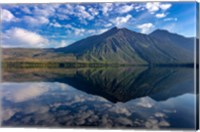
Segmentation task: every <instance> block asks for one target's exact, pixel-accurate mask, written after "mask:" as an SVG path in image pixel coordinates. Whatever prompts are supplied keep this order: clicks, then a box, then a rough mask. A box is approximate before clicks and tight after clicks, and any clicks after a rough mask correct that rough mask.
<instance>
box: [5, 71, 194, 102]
mask: <svg viewBox="0 0 200 132" xmlns="http://www.w3.org/2000/svg"><path fill="white" fill-rule="evenodd" d="M3 79H4V80H3V81H4V82H60V83H65V84H67V85H70V86H72V87H74V88H76V89H78V90H81V91H84V92H86V93H89V94H93V95H98V96H101V97H104V98H106V99H107V100H109V101H111V102H114V103H116V102H127V101H129V100H132V99H136V98H141V97H146V96H149V97H151V98H152V99H154V100H156V101H161V100H167V99H169V98H171V97H176V96H179V95H183V94H185V93H194V89H193V87H194V84H193V80H194V76H193V71H192V69H190V68H148V67H133V68H131V67H124V68H97V69H94V68H90V69H87V68H85V69H52V70H51V69H49V70H44V69H43V70H41V69H30V70H11V71H5V72H4V73H3Z"/></svg>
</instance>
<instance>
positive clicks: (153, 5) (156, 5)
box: [145, 2, 171, 14]
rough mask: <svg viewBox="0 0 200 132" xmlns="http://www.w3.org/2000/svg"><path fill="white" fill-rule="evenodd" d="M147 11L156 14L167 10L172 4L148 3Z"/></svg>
mask: <svg viewBox="0 0 200 132" xmlns="http://www.w3.org/2000/svg"><path fill="white" fill-rule="evenodd" d="M145 7H146V9H147V10H148V11H149V13H151V14H154V13H155V12H156V11H158V10H160V9H161V10H163V11H165V10H167V9H169V8H170V7H171V4H169V3H165V4H163V3H160V2H148V3H146V6H145Z"/></svg>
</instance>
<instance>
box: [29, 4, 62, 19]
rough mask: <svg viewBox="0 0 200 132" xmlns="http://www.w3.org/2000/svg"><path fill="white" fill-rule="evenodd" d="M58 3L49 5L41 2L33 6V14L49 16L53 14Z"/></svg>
mask: <svg viewBox="0 0 200 132" xmlns="http://www.w3.org/2000/svg"><path fill="white" fill-rule="evenodd" d="M58 7H59V5H56V4H55V5H54V4H52V5H49V4H42V5H40V6H34V10H33V14H34V15H35V16H43V17H50V16H53V15H55V12H56V9H57V8H58Z"/></svg>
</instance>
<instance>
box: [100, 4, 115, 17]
mask: <svg viewBox="0 0 200 132" xmlns="http://www.w3.org/2000/svg"><path fill="white" fill-rule="evenodd" d="M101 6H102V9H101V10H102V13H103V15H104V16H108V13H109V12H110V11H112V10H113V4H112V3H104V4H101Z"/></svg>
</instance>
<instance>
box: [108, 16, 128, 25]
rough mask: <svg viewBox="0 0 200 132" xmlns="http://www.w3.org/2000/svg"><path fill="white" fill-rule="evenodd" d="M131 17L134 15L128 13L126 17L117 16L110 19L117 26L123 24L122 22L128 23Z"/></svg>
mask: <svg viewBox="0 0 200 132" xmlns="http://www.w3.org/2000/svg"><path fill="white" fill-rule="evenodd" d="M131 18H132V16H131V15H130V14H128V15H126V16H125V17H116V18H114V19H111V20H110V21H111V22H112V23H113V24H114V25H116V26H121V25H122V24H124V23H127V22H128V21H129V20H130V19H131Z"/></svg>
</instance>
